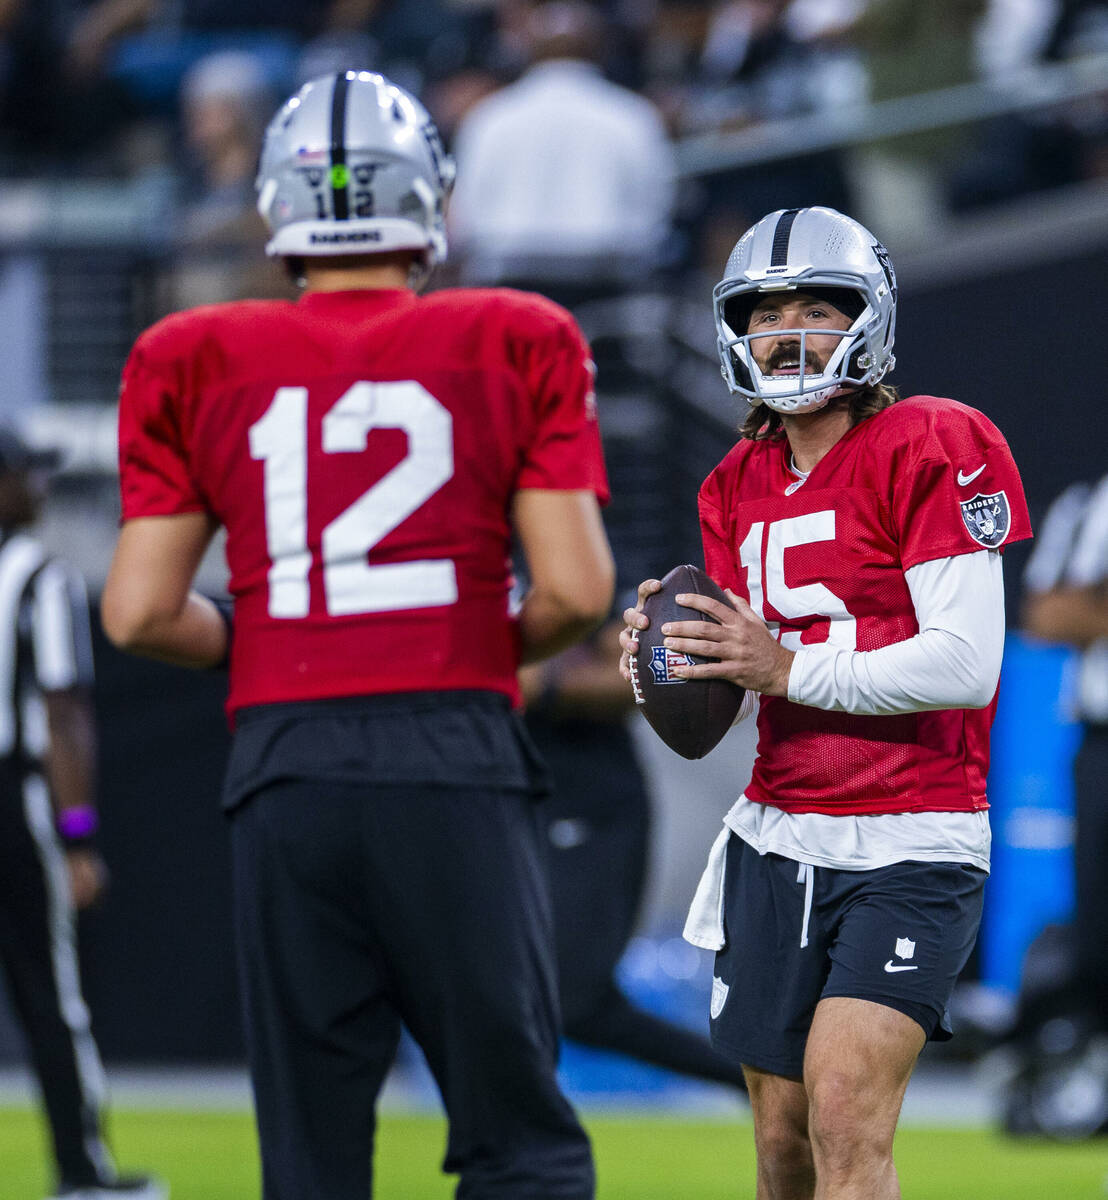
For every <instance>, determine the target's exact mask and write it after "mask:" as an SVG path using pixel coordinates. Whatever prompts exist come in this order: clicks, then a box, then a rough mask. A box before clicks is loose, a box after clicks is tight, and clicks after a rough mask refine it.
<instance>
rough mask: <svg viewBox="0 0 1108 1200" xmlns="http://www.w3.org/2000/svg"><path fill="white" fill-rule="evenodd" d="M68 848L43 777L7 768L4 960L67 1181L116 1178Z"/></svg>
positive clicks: (2, 810) (0, 868) (0, 836)
mask: <svg viewBox="0 0 1108 1200" xmlns="http://www.w3.org/2000/svg"><path fill="white" fill-rule="evenodd" d="M65 870H66V867H65V858H64V852H63V850H62V848H61V846H60V845H59V843H58V840H57V837H56V836H55V834H54V831H53V818H52V816H51V811H50V804H49V799H48V796H47V792H46V787H45V784H44V782H43V780H42V779H41V778H39V777H37V776H35V775H31V776H26V775H22V774H21V773H20V772H17V771H14V770H6V769H4V768H0V961H2V963H3V968H4V974H5V978H6V980H7V986H8V991H9V993H10V995H11V999H12V1003H13V1004H14V1006H15V1008H16V1011H17V1013H18V1016H19V1019H20V1022H21V1024H22V1027H23V1031H24V1033H25V1034H26V1037H27V1045H28V1047H29V1049H30V1054H31V1064H32V1066H33V1068H34V1071H35V1074H36V1075H37V1077H38V1081H39V1086H40V1088H41V1091H42V1099H43V1105H44V1107H45V1109H46V1115H47V1118H48V1121H49V1125H50V1133H51V1137H52V1139H53V1148H54V1157H55V1160H56V1164H57V1171H58V1177H59V1181H64V1182H65V1183H66V1184H74V1185H92V1184H95V1183H96V1182H97V1180H98V1179H100V1178H104V1177H105V1176H106V1175H108V1174H109V1165H108V1163H107V1151H106V1149H105V1148H104V1145H103V1143H102V1141H101V1138H100V1102H101V1099H102V1089H103V1072H102V1068H101V1065H100V1059H99V1055H98V1054H97V1050H96V1045H95V1043H94V1042H93V1040H92V1036H91V1034H90V1031H89V1014H88V1009H87V1008H86V1006H85V1002H84V1000H83V999H82V996H81V990H80V979H79V975H78V969H77V951H76V943H75V922H74V914H73V910H72V907H71V905H70V901H69V889H68V882H67V880H66V878H65Z"/></svg>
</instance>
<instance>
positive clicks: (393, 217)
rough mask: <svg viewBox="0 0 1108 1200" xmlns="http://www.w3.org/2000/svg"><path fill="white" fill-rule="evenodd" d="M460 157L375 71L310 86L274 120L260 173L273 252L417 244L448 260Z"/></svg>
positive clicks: (261, 205) (432, 260) (430, 257)
mask: <svg viewBox="0 0 1108 1200" xmlns="http://www.w3.org/2000/svg"><path fill="white" fill-rule="evenodd" d="M453 182H454V162H453V159H451V158H450V157H449V156H448V155H447V154H446V153H445V152H444V150H443V147H442V142H441V141H440V139H439V134H438V130H437V129H436V128H435V125H434V122H433V121H432V120H431V118H430V116H429V115H428V113H427V110H426V109H425V108H424V107H423V105H422V104H420V103H419V101H418V100H416V99H415V98H414V97H413V96H411V95H409V94H408V93H407V92H406V91H404V90H403V88H399V87H397V86H396V85H395V84H392V83H390V82H389V81H388V80H387V79H385V78H384V77H383V76H381V75H375V74H373V73H372V72H370V71H344V72H340V73H339V74H337V75H327V76H324V77H323V78H322V79H315V80H312V82H311V83H306V84H305V85H304V86H303V87H302V88H301V89H300V90H299V91H298V92H297V93H296V95H295V96H293V97H292V98H291V99H290V100H288V101H287V102H286V103H285V105H284V106H283V107H282V108H281V110H280V112H278V114H277V115H276V116H275V117H274V118H273V120H272V121H271V122H270V125H269V128H268V129H267V130H266V135H265V142H264V144H263V146H262V157H261V165H260V167H259V170H258V180H257V189H258V212H260V213H261V215H262V217H263V218H264V219H265V222H266V224H267V225H268V226H269V228H270V231H271V232H272V234H273V237H272V239H271V241H270V242H269V244H268V245H267V246H266V251H267V253H269V254H280V255H291V256H301V255H303V256H310V255H320V254H324V255H326V254H351V253H358V252H363V253H364V252H367V251H372V252H375V253H376V252H383V251H387V250H420V251H422V252H423V264H424V267H425V270H429V269H430V268H431V267H433V266H434V265H435V264H436V263H438V262H441V261H442V260H443V259H444V258H445V257H446V232H445V228H444V225H443V210H444V206H445V203H446V198H447V196H448V195H449V193H450V187H451V185H452V184H453Z"/></svg>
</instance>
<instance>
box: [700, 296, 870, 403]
mask: <svg viewBox="0 0 1108 1200" xmlns="http://www.w3.org/2000/svg"><path fill="white" fill-rule="evenodd" d="M830 290H831V289H829V288H826V289H825V288H824V287H818V288H811V289H808V288H805V287H804V286H803V285H800V286H798V287H797V288H796V291H797V292H800V293H806V292H814V293H817V294H818V295H819V296H820V298H821V299H822V298H824V292H825V291H827V292H830ZM836 290H838V289H836ZM774 291H775V292H776V293H777V294H780V293H779V291H778V290H777V289H774ZM763 294H764V293H763ZM758 295H759V290H758V289H751V288H749V287H741V286H734V287H727V286H726V285H721V286H720V287H718V288H717V289H716V294H715V311H716V329H717V332H718V341H717V346H718V349H719V354H720V362H721V364H722V374H723V377H724V379H725V380H726V381H727V386H728V388H729V389H730V390H731V391H732V392H737V393H739V394H740V395H742V396H745V397H746V399H747V400H748V401H749V403H750V404H751V406H754V405H758V404H765V405H766V406H767V407H769V408H772V409H774V410H775V411H776V412H780V413H804V412H815V411H816V410H817V409H820V408H823V407H824V406H825V405H826V404H827V403H828V401H829V400H831V399H832V398H833V397H834V396H836V395H838V394H840V393H842V392H845V391H849V390H852V389H854V388H859V387H864V386H866V385H867V384H870V383H875V382H876V381H877V380H878V379H880V378H881V376H882V375H884V374H885V371H886V370H888V367H885V369H884V370H880V371H878V370H876V369H875V367H876V364H877V362H878V357H877V355H876V354H875V352H874V349H873V342H874V339H875V337H876V336H877V334H878V333H879V326H880V316H879V314H877V313H875V311H874V309H873V307H872V306H871V305H870V304H868V303H866V302H865V301H864V299H861V298H859V295H858V292H857V291H855V290H853V289H851V290H849V291H848V290H847V289H843V295H844V296H846V295H850V296H852V297H854V298H855V300H856V302H855V303H854V304H853V305H848V304H847V303H845V302H841V310H842V309H847V308H848V307H853V308H855V309H856V308H857V307H858V302H857V301H858V300H860V302H861V304H862V308H861V312H859V313H858V315H857V316H856V317H855V318H854V320H853V321H852V322H851V324H850V326H849V328H847V329H844V330H840V329H825V328H823V327H820V328H803V327H797V328H788V329H780V328H777V329H773V330H772V331H767V332H764V333H747V331H746V324H747V320H748V319H749V313H750V312H752V311H753V309H754V306H755V304H756V303H757V299H758ZM740 298H742V299H746V300H747V301H748V303H746V304H745V305H744V304H736V303H735V301H736V300H737V299H740ZM827 302H828V303H830V304H835V306H836V307H840V304H836V303H835V300H834V299H828V300H827ZM847 315H848V316H849V312H848V313H847ZM738 318H741V328H734V327H733V323H734V324H740V321H739V319H738ZM789 336H792V337H795V338H796V340H797V342H798V358H799V371H798V373H797V374H796V375H769V374H766V373H764V372H763V370H762V368H761V367H759V366H758V362H757V359H756V358H755V356H754V351H755V348H756V347H757V344H758V343H759V342H762V341H766V340H768V339H771V338H772V339H774V340H780V339H781V338H783V337H789ZM810 336H819V337H837V338H838V339H839V340H838V345H837V346H835V347H834V349H833V350H832V351H831V354H830V356H829V357H828V359H827V361H826V362H825V363H824V365H823V367H822V369H821V370H819V371H818V372H815V371H812V370H811V368H810V366H809V365H808V338H809V337H810ZM890 365H891V364H890Z"/></svg>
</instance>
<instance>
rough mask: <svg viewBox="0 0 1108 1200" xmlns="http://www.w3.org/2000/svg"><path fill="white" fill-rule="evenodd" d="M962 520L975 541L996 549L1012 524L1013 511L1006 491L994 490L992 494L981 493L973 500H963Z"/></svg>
mask: <svg viewBox="0 0 1108 1200" xmlns="http://www.w3.org/2000/svg"><path fill="white" fill-rule="evenodd" d="M961 507H962V520H963V521H965V523H966V529H967V530H968V531H969V535H970V537H971V538H973V540H974V541H975V542H978V543H980V544H981V545H982V546H986V547H987V548H988V549H990V550H995V549H996V547H997V546H999V545H1000V544H1001V542H1003V541H1004V539H1005V538H1006V537H1007V536H1008V530H1009V529H1010V528H1011V525H1012V512H1011V509H1010V508H1009V507H1008V497H1007V495H1006V494H1005V493H1004V492H993V494H992V495H991V496H982V495H980V494H978V495H976V496H974V497H973V499H972V500H963V501H962V504H961Z"/></svg>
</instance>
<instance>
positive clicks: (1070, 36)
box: [949, 0, 1108, 211]
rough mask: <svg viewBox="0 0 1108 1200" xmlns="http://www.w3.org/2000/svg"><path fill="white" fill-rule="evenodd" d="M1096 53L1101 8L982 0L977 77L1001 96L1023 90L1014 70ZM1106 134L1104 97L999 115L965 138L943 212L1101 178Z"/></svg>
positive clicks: (1065, 1) (1107, 41) (1107, 22)
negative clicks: (967, 148) (966, 148)
mask: <svg viewBox="0 0 1108 1200" xmlns="http://www.w3.org/2000/svg"><path fill="white" fill-rule="evenodd" d="M1098 13H1099V17H1100V21H1099V22H1098ZM1100 22H1102V24H1101V23H1100ZM1098 27H1099V28H1100V31H1101V32H1100V33H1099V34H1098V33H1097V30H1098ZM1097 49H1099V50H1101V51H1105V50H1108V4H1105V3H1103V2H1097V3H1091V2H1089V0H1076V2H1070V0H990V2H989V4H988V8H987V11H986V13H985V15H984V16H983V18H982V19H981V21H980V22H979V23H978V26H977V37H976V62H977V68H978V71H979V72H980V74H981V76H982V77H983V78H984V79H986V80H988V81H989V82H990V83H992V84H993V85H995V86H996V87H997V88H998V89H1002V90H1003V89H1006V88H1007V89H1011V90H1012V91H1014V92H1019V91H1021V90H1022V89H1024V88H1026V86H1027V85H1026V82H1025V79H1024V77H1023V76H1022V75H1020V74H1019V71H1020V70H1021V69H1022V68H1026V67H1033V66H1037V65H1040V64H1044V63H1049V62H1052V61H1064V60H1067V59H1071V58H1075V57H1079V56H1080V55H1082V54H1084V53H1088V52H1095V51H1096V50H1097ZM1106 132H1108V89H1106V90H1105V92H1104V93H1102V94H1101V95H1100V96H1096V95H1092V96H1089V97H1087V98H1085V99H1083V100H1080V101H1076V102H1067V103H1065V104H1062V105H1057V106H1054V107H1044V108H1041V109H1038V110H1032V111H1028V112H1013V113H1007V114H1005V115H1003V116H998V117H993V118H991V119H990V120H988V121H985V122H982V123H980V124H978V125H975V126H973V127H972V129H971V130H970V134H969V136H970V138H971V139H972V147H973V149H972V153H970V154H967V155H965V156H964V158H963V160H962V161H961V162H959V163H956V164H954V166H953V168H952V170H951V172H950V184H949V199H950V206H951V208H952V209H953V210H955V211H962V210H967V209H973V208H981V207H983V206H986V205H995V204H1000V203H1004V202H1005V201H1007V200H1009V199H1011V198H1012V197H1015V196H1020V195H1024V194H1026V193H1029V192H1037V191H1042V190H1044V189H1047V188H1052V187H1060V186H1064V185H1066V184H1072V183H1076V182H1078V181H1080V180H1082V179H1086V178H1091V177H1095V176H1099V175H1103V174H1108V163H1104V162H1102V161H1101V158H1102V156H1103V153H1104V147H1105V144H1106V141H1105V133H1106Z"/></svg>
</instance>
